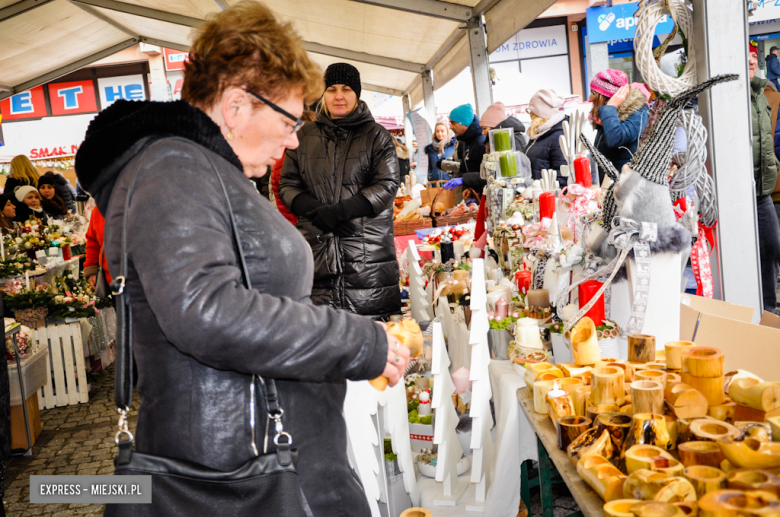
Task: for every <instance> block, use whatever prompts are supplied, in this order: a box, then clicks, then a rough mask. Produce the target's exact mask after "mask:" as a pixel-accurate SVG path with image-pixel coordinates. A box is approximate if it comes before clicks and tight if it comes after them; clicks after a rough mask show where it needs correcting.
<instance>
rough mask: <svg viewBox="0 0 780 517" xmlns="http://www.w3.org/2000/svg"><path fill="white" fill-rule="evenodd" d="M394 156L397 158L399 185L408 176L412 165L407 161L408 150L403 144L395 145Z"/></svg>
mask: <svg viewBox="0 0 780 517" xmlns="http://www.w3.org/2000/svg"><path fill="white" fill-rule="evenodd" d="M395 154H396V156H397V157H398V176H399V180H400V182H401V183H404V182H405V181H406V177H407V176H408V175H409V171H411V169H412V164H411V162H410V161H409V149H408V148H407V147H406V146H405V145H403V144H400V143H396V144H395Z"/></svg>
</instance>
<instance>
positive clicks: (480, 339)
mask: <svg viewBox="0 0 780 517" xmlns="http://www.w3.org/2000/svg"><path fill="white" fill-rule="evenodd" d="M488 328H489V324H488V317H487V289H486V287H485V265H484V261H483V260H482V259H474V262H473V263H472V270H471V334H470V337H469V345H471V370H470V376H469V379H470V380H471V410H470V412H469V416H470V417H471V418H472V424H471V430H472V432H471V452H472V458H471V483H472V484H475V485H476V486H475V490H474V497H473V498H472V499H470V500H469V502H468V504H467V505H466V510H467V511H469V512H482V511H484V510H485V498H486V496H487V491H488V488H489V487H490V482H491V477H492V472H491V469H490V466H491V465H492V463H493V455H494V447H493V439H492V437H491V436H490V430H491V429H492V428H493V416H492V414H491V412H490V399H491V398H492V396H493V392H492V389H491V387H490V373H489V371H488V363H490V351H489V350H488V344H487V333H488Z"/></svg>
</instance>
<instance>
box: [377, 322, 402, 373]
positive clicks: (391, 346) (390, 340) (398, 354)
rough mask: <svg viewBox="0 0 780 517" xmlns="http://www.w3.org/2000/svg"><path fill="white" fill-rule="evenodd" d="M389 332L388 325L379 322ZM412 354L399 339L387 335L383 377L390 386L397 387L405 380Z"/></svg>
mask: <svg viewBox="0 0 780 517" xmlns="http://www.w3.org/2000/svg"><path fill="white" fill-rule="evenodd" d="M377 323H379V324H380V325H382V328H384V329H385V331H387V325H385V324H384V323H382V322H377ZM409 357H410V352H409V349H408V348H406V347H405V346H404V345H403V343H401V340H400V339H398V338H397V337H395V336H393V335H391V334H388V335H387V364H385V371H383V372H382V375H383V376H385V377H386V378H387V380H388V383H389V384H390V386H391V387H392V386H395V385H396V384H398V382H399V381H401V380H402V379H403V376H404V372H405V371H406V366H407V365H408V364H409Z"/></svg>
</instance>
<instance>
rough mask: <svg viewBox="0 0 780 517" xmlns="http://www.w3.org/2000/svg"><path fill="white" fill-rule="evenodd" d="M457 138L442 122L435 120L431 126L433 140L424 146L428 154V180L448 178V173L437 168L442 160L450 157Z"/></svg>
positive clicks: (456, 144)
mask: <svg viewBox="0 0 780 517" xmlns="http://www.w3.org/2000/svg"><path fill="white" fill-rule="evenodd" d="M457 146H458V140H457V138H455V135H454V134H453V133H452V132H451V131H450V130H449V128H448V127H447V124H445V123H444V122H437V123H436V126H435V127H434V128H433V141H432V142H431V143H430V144H428V145H426V146H425V154H426V155H427V156H428V181H439V180H448V179H450V175H449V174H447V173H446V172H444V171H442V170H440V169H439V167H441V162H442V160H448V159H450V158H452V155H453V154H454V153H455V149H456V147H457Z"/></svg>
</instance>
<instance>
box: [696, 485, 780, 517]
mask: <svg viewBox="0 0 780 517" xmlns="http://www.w3.org/2000/svg"><path fill="white" fill-rule="evenodd" d="M698 504H699V515H700V516H701V517H731V516H735V515H777V514H778V513H780V502H778V501H777V500H776V497H774V496H773V495H772V494H770V493H767V492H763V491H761V490H756V491H752V492H743V491H741V490H733V489H730V488H727V489H725V490H716V491H714V492H710V493H709V494H706V495H705V496H704V497H702V498H701V499H699V502H698ZM745 510H747V511H745Z"/></svg>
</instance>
